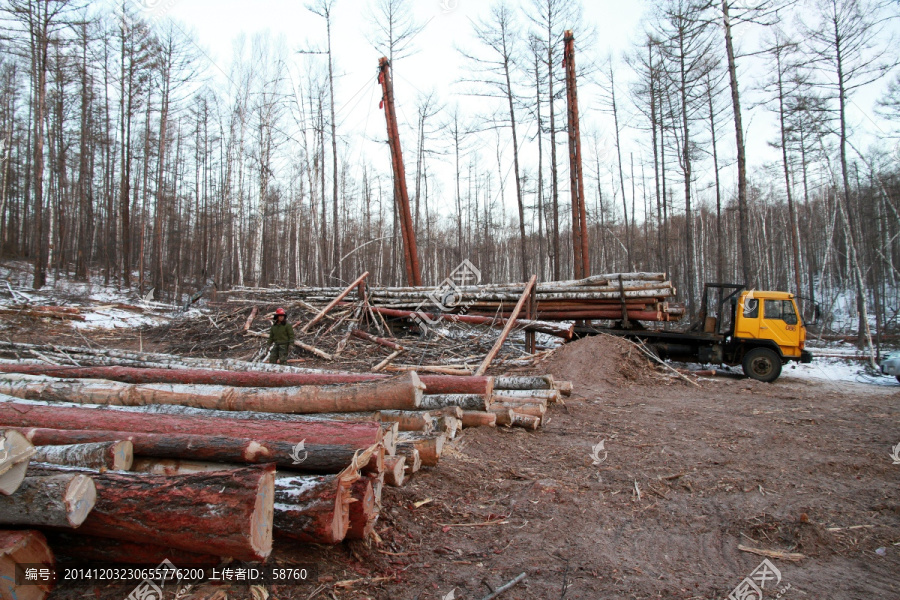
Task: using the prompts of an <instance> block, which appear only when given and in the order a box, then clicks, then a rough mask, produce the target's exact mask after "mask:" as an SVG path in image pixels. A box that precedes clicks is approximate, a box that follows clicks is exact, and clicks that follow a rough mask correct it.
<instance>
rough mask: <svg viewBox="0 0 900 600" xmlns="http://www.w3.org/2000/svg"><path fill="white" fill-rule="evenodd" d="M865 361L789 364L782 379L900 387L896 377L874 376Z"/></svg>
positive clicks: (829, 359) (832, 359)
mask: <svg viewBox="0 0 900 600" xmlns="http://www.w3.org/2000/svg"><path fill="white" fill-rule="evenodd" d="M866 364H867V363H865V362H864V361H858V360H853V361H848V360H843V359H840V358H814V359H813V361H812V363H810V364H808V365H804V364H799V363H789V364H787V365H785V366H784V368H783V369H782V371H781V376H782V377H797V378H800V379H811V380H820V381H823V382H830V383H834V384H840V383H846V382H852V383H865V384H869V385H882V386H896V387H900V383H898V382H897V378H896V377H890V376H886V375H881V374H878V375H873V374H871V372H869V371H867V370H866Z"/></svg>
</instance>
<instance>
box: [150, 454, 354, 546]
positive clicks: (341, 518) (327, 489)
mask: <svg viewBox="0 0 900 600" xmlns="http://www.w3.org/2000/svg"><path fill="white" fill-rule="evenodd" d="M222 466H223V465H220V464H217V463H210V462H203V461H191V460H183V461H175V460H160V459H153V458H149V459H144V458H141V459H137V460H136V461H135V464H134V470H135V471H137V472H142V473H153V474H155V475H186V474H189V473H205V472H209V471H217V470H221V469H222ZM232 467H233V468H237V467H236V466H232ZM358 477H359V476H358V475H357V474H356V473H355V471H354V470H353V469H347V470H345V471H344V472H342V473H340V474H337V475H325V476H318V475H293V474H292V475H288V474H283V473H278V474H276V475H275V502H274V509H275V513H274V528H275V534H276V535H277V536H279V537H287V538H291V539H294V540H297V541H301V542H306V543H311V544H336V543H338V542H340V541H341V540H343V539H344V536H345V535H346V534H347V527H348V526H349V521H348V514H349V513H348V509H347V505H348V504H349V503H350V492H349V489H350V485H351V484H352V482H353V481H355V480H356V479H357V478H358Z"/></svg>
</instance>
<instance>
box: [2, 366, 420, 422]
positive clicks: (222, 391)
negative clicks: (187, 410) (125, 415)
mask: <svg viewBox="0 0 900 600" xmlns="http://www.w3.org/2000/svg"><path fill="white" fill-rule="evenodd" d="M36 377H37V378H36ZM424 389H425V385H424V384H422V382H421V381H420V380H419V378H418V376H417V375H416V374H415V373H414V372H408V373H404V374H403V375H398V376H396V377H393V378H391V379H387V380H383V381H368V382H364V383H357V384H350V385H345V386H303V387H290V388H236V387H227V386H209V385H192V386H186V385H181V384H165V383H155V384H130V383H120V382H113V381H81V380H77V379H74V380H73V379H52V378H43V377H40V376H33V375H7V376H4V377H0V393H3V394H8V395H10V396H15V397H18V398H25V399H27V400H44V401H48V402H78V403H83V404H104V405H110V406H143V405H147V404H174V405H179V406H190V407H192V408H206V409H213V410H229V411H260V412H269V413H290V414H297V413H329V412H331V413H336V412H359V411H372V410H381V409H414V408H417V407H418V406H419V404H420V403H421V399H422V391H423V390H424Z"/></svg>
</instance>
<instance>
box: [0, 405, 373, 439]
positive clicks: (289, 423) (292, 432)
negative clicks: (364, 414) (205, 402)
mask: <svg viewBox="0 0 900 600" xmlns="http://www.w3.org/2000/svg"><path fill="white" fill-rule="evenodd" d="M4 425H9V426H12V427H16V428H21V427H42V428H60V429H84V430H92V431H96V430H101V431H113V430H115V431H133V432H141V433H163V434H167V435H177V434H190V435H207V436H215V437H233V438H238V439H254V440H257V441H259V442H285V441H286V442H292V443H294V444H296V443H298V442H300V441H305V442H306V443H307V444H322V445H342V446H353V447H355V448H357V449H360V450H362V449H366V448H369V447H370V446H373V445H375V444H378V443H379V442H381V439H382V437H383V433H382V427H381V425H380V424H379V423H375V422H371V423H357V422H346V421H325V420H314V419H310V420H303V421H300V420H293V419H291V420H284V421H279V423H278V425H277V427H275V426H273V423H272V422H271V421H266V420H258V419H240V418H236V419H223V418H212V417H208V416H201V415H198V414H190V415H170V414H153V413H146V412H140V411H136V410H124V409H119V408H107V407H100V408H82V407H70V406H57V405H43V404H39V403H27V402H17V401H15V399H13V398H9V397H6V398H3V397H0V426H4Z"/></svg>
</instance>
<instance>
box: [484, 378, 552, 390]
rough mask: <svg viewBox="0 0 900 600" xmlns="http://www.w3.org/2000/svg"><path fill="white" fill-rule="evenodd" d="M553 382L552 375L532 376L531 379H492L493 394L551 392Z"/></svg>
mask: <svg viewBox="0 0 900 600" xmlns="http://www.w3.org/2000/svg"><path fill="white" fill-rule="evenodd" d="M555 383H556V382H555V380H554V379H553V375H534V376H531V377H494V392H500V391H501V390H502V391H504V392H505V391H506V390H552V389H554V384H555Z"/></svg>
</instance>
